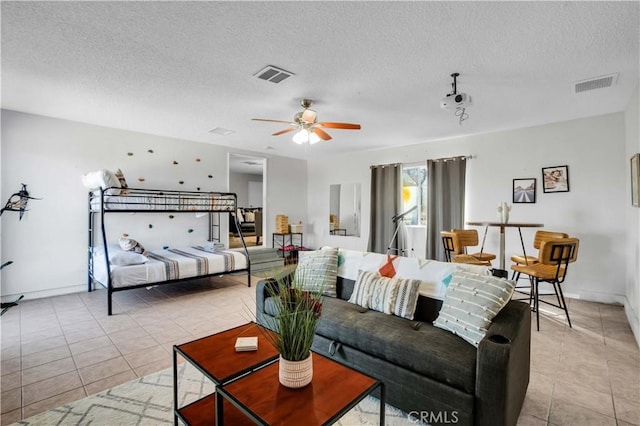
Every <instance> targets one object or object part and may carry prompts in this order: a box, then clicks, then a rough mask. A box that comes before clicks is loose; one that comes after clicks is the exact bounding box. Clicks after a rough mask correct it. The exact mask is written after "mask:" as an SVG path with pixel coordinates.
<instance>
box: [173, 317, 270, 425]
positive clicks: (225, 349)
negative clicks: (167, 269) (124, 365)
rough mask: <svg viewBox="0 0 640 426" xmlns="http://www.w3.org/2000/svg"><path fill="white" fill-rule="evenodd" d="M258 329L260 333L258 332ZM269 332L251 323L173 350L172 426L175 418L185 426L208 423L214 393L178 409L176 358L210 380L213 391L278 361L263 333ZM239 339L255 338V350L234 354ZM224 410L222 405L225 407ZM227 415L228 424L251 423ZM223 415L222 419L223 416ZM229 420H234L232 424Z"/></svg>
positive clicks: (234, 412) (233, 412)
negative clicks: (256, 347)
mask: <svg viewBox="0 0 640 426" xmlns="http://www.w3.org/2000/svg"><path fill="white" fill-rule="evenodd" d="M260 329H262V330H260ZM265 332H266V333H270V331H269V330H267V329H265V328H262V327H261V326H259V325H257V324H255V323H249V324H245V325H241V326H239V327H235V328H232V329H230V330H227V331H223V332H221V333H217V334H214V335H211V336H207V337H203V338H201V339H197V340H194V341H192V342H189V343H184V344H182V345H177V346H174V347H173V408H174V411H173V413H174V424H176V425H177V424H178V419H180V420H181V421H182V422H184V423H185V424H187V425H199V424H209V425H210V424H211V423H213V420H214V418H215V399H216V397H215V393H213V394H211V395H207V396H204V397H203V398H200V399H199V400H197V401H194V402H192V403H191V404H189V405H186V406H184V407H178V368H177V356H178V355H181V356H182V357H183V358H184V359H185V360H186V361H187V362H189V363H190V364H191V365H193V366H194V367H195V368H197V369H198V370H199V371H200V372H201V373H202V374H204V376H205V377H207V378H208V379H209V380H211V381H212V382H213V383H214V384H215V385H216V388H217V389H220V388H221V387H222V386H224V385H225V384H226V383H229V382H231V381H233V380H235V379H236V378H238V377H239V376H242V375H243V374H247V373H250V372H252V371H254V370H256V369H259V368H261V367H263V366H264V365H267V364H269V363H273V362H274V361H276V360H277V359H278V356H279V353H278V351H277V350H276V349H275V348H274V347H273V345H272V344H271V343H270V342H269V341H268V340H267V338H266V337H265V336H264V335H263V333H265ZM239 336H244V337H246V336H258V350H257V351H249V352H236V351H235V342H236V338H237V337H239ZM224 408H226V405H225V407H224ZM225 413H227V414H228V415H229V416H230V420H229V424H243V423H244V422H246V423H247V424H252V423H250V422H247V420H248V419H247V418H246V417H245V416H242V414H241V413H240V412H239V411H238V410H233V407H229V409H228V410H225ZM227 414H225V416H226V415H227ZM231 418H234V419H236V420H237V422H236V421H232V420H231Z"/></svg>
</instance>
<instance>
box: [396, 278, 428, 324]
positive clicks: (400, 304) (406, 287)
mask: <svg viewBox="0 0 640 426" xmlns="http://www.w3.org/2000/svg"><path fill="white" fill-rule="evenodd" d="M394 281H395V282H396V286H397V296H396V300H395V303H394V306H393V314H394V315H397V316H399V317H402V318H406V319H409V320H412V319H413V315H414V314H415V312H416V305H417V304H418V294H419V293H418V289H419V288H420V283H421V281H420V280H412V279H409V278H395V279H394Z"/></svg>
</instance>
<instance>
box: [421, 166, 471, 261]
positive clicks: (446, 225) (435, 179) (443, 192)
mask: <svg viewBox="0 0 640 426" xmlns="http://www.w3.org/2000/svg"><path fill="white" fill-rule="evenodd" d="M466 166H467V160H466V157H457V158H447V159H440V160H428V161H427V173H428V178H427V185H428V187H429V189H428V221H427V259H435V260H441V261H444V250H443V248H442V240H441V239H440V231H450V230H451V229H452V228H463V227H464V192H465V175H466Z"/></svg>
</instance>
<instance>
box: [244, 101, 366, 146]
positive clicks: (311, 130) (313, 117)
mask: <svg viewBox="0 0 640 426" xmlns="http://www.w3.org/2000/svg"><path fill="white" fill-rule="evenodd" d="M300 105H301V106H302V108H304V109H303V110H302V111H300V112H299V113H297V114H296V115H295V116H294V117H293V121H283V120H270V119H267V118H253V119H252V120H255V121H268V122H272V123H287V124H289V125H290V126H292V127H291V128H288V129H284V130H280V131H279V132H275V133H273V136H279V135H282V134H284V133H289V132H293V131H297V133H296V134H295V135H294V136H293V141H294V142H295V143H297V144H303V143H307V142H308V143H310V144H314V143H317V142H320V141H321V140H325V141H328V140H331V136H330V135H329V133H327V132H325V131H324V130H323V128H326V129H346V130H360V125H359V124H352V123H336V122H333V121H318V114H317V113H316V112H315V111H314V110H312V109H310V107H311V99H302V100H301V101H300Z"/></svg>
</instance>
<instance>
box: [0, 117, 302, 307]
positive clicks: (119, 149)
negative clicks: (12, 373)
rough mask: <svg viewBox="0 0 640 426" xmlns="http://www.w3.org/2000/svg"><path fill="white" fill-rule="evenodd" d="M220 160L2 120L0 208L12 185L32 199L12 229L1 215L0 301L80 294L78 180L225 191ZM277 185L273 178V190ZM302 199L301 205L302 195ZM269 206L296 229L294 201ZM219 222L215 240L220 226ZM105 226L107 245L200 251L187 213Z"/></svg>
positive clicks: (83, 258) (83, 199) (294, 164)
mask: <svg viewBox="0 0 640 426" xmlns="http://www.w3.org/2000/svg"><path fill="white" fill-rule="evenodd" d="M149 150H152V151H153V153H150V152H149ZM129 153H132V154H133V155H129ZM227 156H228V150H227V148H224V147H221V146H216V145H211V144H204V143H198V142H191V141H186V140H179V139H172V138H165V137H159V136H154V135H148V134H142V133H135V132H129V131H124V130H117V129H111V128H106V127H100V126H94V125H89V124H83V123H78V122H72V121H66V120H59V119H55V118H49V117H42V116H37V115H31V114H23V113H18V112H14V111H7V110H2V159H1V164H2V171H1V172H2V187H1V191H2V194H1V198H2V200H6V199H7V198H8V197H9V195H10V194H11V193H13V192H15V191H17V190H19V189H20V183H26V184H28V189H29V191H30V192H31V194H32V195H33V196H34V197H41V198H42V200H37V201H36V200H32V201H31V202H30V203H29V209H30V210H29V211H28V212H27V213H26V214H25V215H24V218H23V219H22V221H18V215H17V213H12V212H6V213H4V214H3V215H2V218H1V221H0V223H1V225H2V228H1V231H2V243H1V246H2V262H3V263H4V262H6V261H8V260H13V261H14V263H13V264H12V265H10V266H8V267H6V268H4V269H3V270H2V274H1V275H2V281H1V282H0V294H1V295H2V299H3V301H4V300H8V299H12V298H13V297H14V296H15V295H19V294H24V295H25V298H35V297H43V296H47V295H53V294H62V293H68V292H73V291H82V290H84V289H85V288H86V276H87V228H88V215H87V190H86V189H85V188H84V187H83V186H82V183H81V179H80V177H81V176H82V175H83V174H85V173H87V172H90V171H94V170H98V169H102V168H106V169H112V170H114V169H117V168H121V169H122V171H123V172H124V175H125V177H126V178H127V182H128V184H129V186H131V187H143V188H150V189H179V190H189V191H196V190H197V189H198V188H200V190H202V191H227V186H228V183H227V178H228V175H227ZM198 159H199V160H200V161H197V160H198ZM174 161H176V162H177V164H174V163H173V162H174ZM267 161H274V162H275V163H277V164H279V166H278V167H279V168H280V169H289V170H297V171H300V170H302V171H303V172H302V173H300V172H299V174H301V175H302V176H304V175H305V173H304V170H305V168H306V162H304V161H300V160H292V159H286V158H278V157H274V158H268V160H267ZM209 175H211V178H209ZM138 178H144V179H145V180H144V182H139V181H138ZM281 179H282V176H279V175H278V173H277V172H276V180H281ZM180 181H182V182H183V183H182V184H180ZM301 185H302V186H304V187H305V188H306V176H305V177H304V178H303V179H299V181H297V182H295V183H294V184H293V185H292V186H291V188H288V187H287V181H284V182H283V183H281V184H280V185H275V186H274V188H273V190H274V191H276V192H278V191H279V190H282V191H285V192H288V191H289V190H291V191H298V190H299V187H300V186H301ZM302 195H303V196H304V197H306V191H303V192H302ZM303 199H304V198H303ZM271 204H272V209H273V210H278V211H283V212H287V211H289V210H290V211H292V212H294V213H295V214H296V215H298V216H300V217H302V218H303V219H306V217H305V216H304V212H305V211H306V206H305V205H304V203H300V202H299V201H298V200H294V199H291V198H289V197H284V196H281V197H278V196H276V197H274V198H273V199H272V200H271ZM301 204H302V206H303V209H302V211H300V207H299V206H300V205H301ZM288 205H292V206H293V207H292V208H291V209H289V207H288ZM222 222H223V224H225V225H224V227H223V230H224V229H226V223H227V221H225V220H223V221H222ZM108 223H109V224H111V225H112V226H110V230H112V231H113V232H110V233H109V236H110V239H111V240H112V241H117V238H118V236H119V235H120V234H122V233H124V232H126V233H128V234H130V235H131V237H132V238H135V239H137V240H139V241H140V242H141V243H142V244H143V245H144V246H145V247H146V248H148V249H155V248H160V247H162V246H164V245H169V246H178V245H185V244H192V243H202V242H204V241H206V239H207V237H208V230H207V219H206V218H201V219H196V218H195V215H193V214H191V213H185V214H175V215H174V218H173V219H170V218H169V215H168V214H166V215H165V214H135V215H129V214H125V215H109V217H108ZM149 225H152V227H151V228H150V227H149ZM190 229H192V230H193V232H189V230H190ZM265 235H266V234H265ZM225 236H226V232H223V238H224V237H225Z"/></svg>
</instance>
